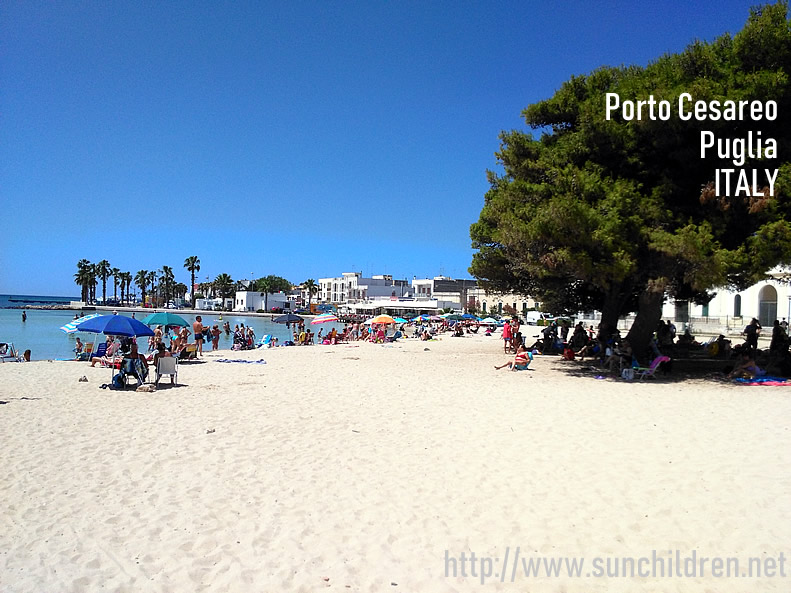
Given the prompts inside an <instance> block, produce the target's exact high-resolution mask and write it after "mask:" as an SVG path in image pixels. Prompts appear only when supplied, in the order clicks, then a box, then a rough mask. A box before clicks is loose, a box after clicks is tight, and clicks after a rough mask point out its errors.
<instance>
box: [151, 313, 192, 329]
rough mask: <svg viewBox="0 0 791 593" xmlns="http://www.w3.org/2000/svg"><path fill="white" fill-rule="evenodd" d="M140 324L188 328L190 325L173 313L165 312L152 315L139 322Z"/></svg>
mask: <svg viewBox="0 0 791 593" xmlns="http://www.w3.org/2000/svg"><path fill="white" fill-rule="evenodd" d="M140 322H141V323H144V324H146V325H164V326H165V327H173V326H179V327H189V326H190V324H189V323H188V322H187V320H186V319H184V318H183V317H181V316H180V315H176V314H175V313H169V312H167V311H160V312H159V313H152V314H151V315H149V316H147V317H145V318H143V319H141V320H140Z"/></svg>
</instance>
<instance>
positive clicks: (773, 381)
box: [733, 376, 791, 387]
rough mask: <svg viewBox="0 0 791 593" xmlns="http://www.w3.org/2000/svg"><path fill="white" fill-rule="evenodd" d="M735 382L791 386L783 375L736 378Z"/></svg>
mask: <svg viewBox="0 0 791 593" xmlns="http://www.w3.org/2000/svg"><path fill="white" fill-rule="evenodd" d="M733 381H734V383H744V384H745V385H764V386H768V387H791V383H789V382H788V379H785V378H783V377H769V376H766V377H756V378H755V379H734V380H733Z"/></svg>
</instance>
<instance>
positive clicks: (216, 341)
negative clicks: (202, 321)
mask: <svg viewBox="0 0 791 593" xmlns="http://www.w3.org/2000/svg"><path fill="white" fill-rule="evenodd" d="M211 336H212V340H211V349H212V350H219V348H220V328H219V327H217V325H216V324H215V326H214V327H213V328H212V330H211Z"/></svg>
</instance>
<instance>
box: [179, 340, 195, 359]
mask: <svg viewBox="0 0 791 593" xmlns="http://www.w3.org/2000/svg"><path fill="white" fill-rule="evenodd" d="M178 359H179V360H181V361H185V360H198V345H197V344H187V345H186V346H185V347H184V349H183V350H182V351H181V352H179V355H178Z"/></svg>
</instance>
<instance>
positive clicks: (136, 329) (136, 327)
mask: <svg viewBox="0 0 791 593" xmlns="http://www.w3.org/2000/svg"><path fill="white" fill-rule="evenodd" d="M79 331H81V332H91V333H94V334H104V335H106V336H126V337H130V338H132V337H137V336H153V335H154V332H153V331H152V330H151V328H150V327H148V326H147V325H145V324H143V323H140V322H139V321H138V320H137V319H132V318H131V317H124V316H123V315H98V316H96V317H94V318H92V319H89V320H88V321H86V322H84V323H81V324H80V325H79Z"/></svg>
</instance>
